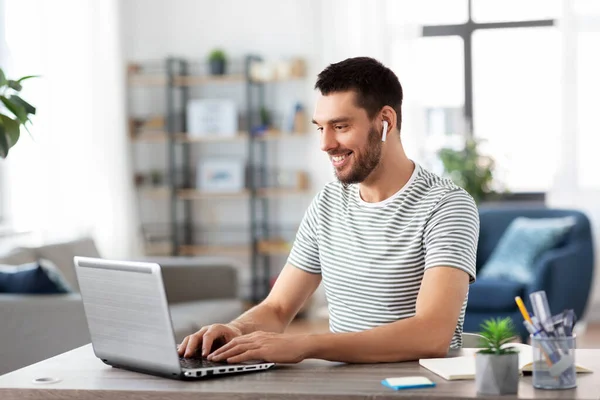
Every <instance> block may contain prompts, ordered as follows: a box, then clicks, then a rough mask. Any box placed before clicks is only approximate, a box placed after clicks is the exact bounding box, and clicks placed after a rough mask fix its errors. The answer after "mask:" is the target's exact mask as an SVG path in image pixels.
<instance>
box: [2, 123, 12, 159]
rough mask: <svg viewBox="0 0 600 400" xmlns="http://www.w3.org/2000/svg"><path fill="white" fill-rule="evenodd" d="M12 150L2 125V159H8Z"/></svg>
mask: <svg viewBox="0 0 600 400" xmlns="http://www.w3.org/2000/svg"><path fill="white" fill-rule="evenodd" d="M9 149H10V146H9V143H8V137H7V136H6V134H5V132H4V125H2V124H0V158H6V156H8V150H9Z"/></svg>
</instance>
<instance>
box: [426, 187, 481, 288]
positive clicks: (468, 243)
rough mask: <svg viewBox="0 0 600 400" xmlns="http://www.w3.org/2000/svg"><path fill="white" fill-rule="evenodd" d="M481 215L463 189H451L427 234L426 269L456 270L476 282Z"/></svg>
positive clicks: (430, 219)
mask: <svg viewBox="0 0 600 400" xmlns="http://www.w3.org/2000/svg"><path fill="white" fill-rule="evenodd" d="M478 239H479V212H478V211H477V206H476V204H475V201H473V198H472V197H471V196H470V195H469V194H468V193H467V192H466V191H464V190H463V189H455V190H451V191H449V192H448V193H446V194H445V195H444V197H443V198H442V199H441V200H440V201H439V202H438V203H437V204H436V206H435V208H434V210H433V212H432V214H431V216H430V217H429V219H428V221H427V224H426V226H425V231H424V245H425V269H427V268H431V267H441V266H444V267H454V268H458V269H460V270H463V271H465V272H466V273H467V274H469V283H473V282H475V260H476V258H477V242H478Z"/></svg>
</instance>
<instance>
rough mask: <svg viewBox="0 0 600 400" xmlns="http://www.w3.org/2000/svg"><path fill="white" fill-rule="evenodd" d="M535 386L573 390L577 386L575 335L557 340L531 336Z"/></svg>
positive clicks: (557, 338)
mask: <svg viewBox="0 0 600 400" xmlns="http://www.w3.org/2000/svg"><path fill="white" fill-rule="evenodd" d="M531 346H532V347H533V368H532V370H533V386H534V387H535V388H538V389H571V388H574V387H576V386H577V374H576V370H575V335H573V336H564V337H556V338H539V337H533V336H531Z"/></svg>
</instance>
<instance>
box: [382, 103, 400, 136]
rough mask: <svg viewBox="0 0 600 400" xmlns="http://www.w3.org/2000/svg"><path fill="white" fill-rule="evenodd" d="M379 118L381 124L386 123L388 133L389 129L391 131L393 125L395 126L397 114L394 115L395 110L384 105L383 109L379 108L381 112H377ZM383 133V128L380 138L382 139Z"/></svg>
mask: <svg viewBox="0 0 600 400" xmlns="http://www.w3.org/2000/svg"><path fill="white" fill-rule="evenodd" d="M379 115H380V118H381V119H382V125H383V124H386V123H387V129H386V130H387V133H388V134H389V133H390V131H392V130H393V129H394V127H397V126H398V125H397V122H398V119H397V117H398V116H397V115H396V111H395V110H394V109H393V108H392V107H390V106H384V107H383V109H382V110H381V113H380V114H379ZM384 137H385V135H384V134H383V129H382V130H381V140H382V141H385V140H384Z"/></svg>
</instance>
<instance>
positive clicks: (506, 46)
mask: <svg viewBox="0 0 600 400" xmlns="http://www.w3.org/2000/svg"><path fill="white" fill-rule="evenodd" d="M429 3H431V4H428V7H426V8H425V7H424V6H423V7H422V8H425V9H426V11H423V13H425V12H426V13H429V14H430V17H428V18H424V17H423V18H420V19H418V20H419V21H420V22H421V23H423V29H422V36H423V38H422V40H421V43H420V44H419V45H418V46H420V47H423V49H424V50H423V52H422V54H420V55H422V56H423V58H422V59H421V60H420V61H419V63H421V62H422V63H423V64H427V66H423V68H422V75H423V77H422V78H421V80H422V82H420V86H419V88H418V90H419V96H421V98H420V100H421V103H420V105H421V106H422V107H423V108H424V112H425V118H426V126H427V128H426V129H425V132H426V133H427V136H429V135H431V131H432V127H433V128H435V129H433V131H436V130H439V129H440V128H439V127H440V126H443V127H444V128H443V129H442V131H444V130H445V131H444V132H445V133H446V139H445V140H442V141H438V144H440V145H442V144H443V145H444V146H447V145H449V144H450V145H451V144H452V140H450V139H448V136H452V135H451V133H452V132H450V131H451V130H452V129H457V128H456V127H460V126H461V125H460V124H456V123H453V122H452V121H454V120H455V119H456V114H457V107H458V108H459V111H462V113H463V115H464V124H463V125H464V126H465V127H466V128H463V129H464V131H465V132H464V133H466V134H467V135H471V134H472V135H473V136H474V137H475V138H479V139H484V143H483V147H484V150H485V151H486V152H487V153H489V154H490V155H492V156H494V157H495V158H496V164H497V167H498V178H499V180H500V181H501V182H502V183H503V184H504V186H505V187H506V188H507V189H508V190H509V191H511V192H545V191H546V190H548V189H549V188H550V186H551V184H552V181H553V179H554V173H555V168H556V158H557V157H558V143H559V138H560V129H561V121H560V118H561V103H560V81H561V55H560V45H561V38H560V33H559V32H558V30H557V29H556V28H555V27H554V25H555V22H554V18H556V17H558V16H559V12H560V5H561V3H560V1H558V0H532V1H530V2H525V3H527V4H524V2H522V1H519V0H462V1H458V0H456V1H455V2H454V3H453V4H455V5H456V7H457V9H458V10H465V11H466V13H465V15H464V18H461V12H460V11H456V12H446V11H444V10H443V9H442V8H440V7H441V5H440V4H438V3H439V2H435V1H433V0H430V2H429ZM434 3H435V4H434ZM459 3H460V4H459ZM436 4H437V6H436ZM434 15H438V16H439V18H434V17H433V16H434ZM429 21H436V22H435V23H431V22H429ZM440 21H443V22H440ZM440 40H445V42H440ZM424 43H426V44H424ZM442 43H443V44H442ZM436 47H437V49H435V48H436ZM427 49H429V50H427ZM436 57H437V59H436ZM457 58H460V61H459V64H461V65H459V66H457V65H456V64H457V61H456V59H457ZM461 73H462V76H460V75H459V74H461ZM450 75H452V76H450ZM427 81H429V84H428V83H427ZM457 84H460V85H461V88H460V89H461V91H462V93H461V94H460V96H459V95H458V94H457V93H456V92H457V88H456V86H457ZM421 92H422V93H421ZM449 93H453V95H452V96H453V97H452V99H450V98H449V97H448V96H449ZM425 96H427V98H423V97H425ZM461 100H462V101H461ZM441 121H443V122H441ZM436 127H437V128H436ZM458 129H460V128H458ZM449 133H450V135H449ZM438 136H439V135H438ZM428 140H429V139H428ZM426 142H427V140H426ZM433 147H435V145H433ZM440 147H441V146H440ZM438 148H439V147H438ZM431 150H433V149H431ZM430 152H431V151H430ZM434 152H435V151H434Z"/></svg>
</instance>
